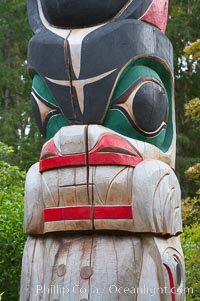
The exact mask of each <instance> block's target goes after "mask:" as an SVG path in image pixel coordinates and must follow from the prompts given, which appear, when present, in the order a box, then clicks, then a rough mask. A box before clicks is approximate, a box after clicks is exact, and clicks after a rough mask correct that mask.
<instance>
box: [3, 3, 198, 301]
mask: <svg viewBox="0 0 200 301" xmlns="http://www.w3.org/2000/svg"><path fill="white" fill-rule="evenodd" d="M199 12H200V1H199V0H187V1H185V0H171V1H170V9H169V22H168V29H167V35H168V37H169V39H170V40H171V42H172V44H173V46H174V67H175V83H176V90H175V99H176V117H177V160H176V162H177V163H176V173H177V175H178V178H179V180H180V184H181V189H182V195H183V222H184V226H185V228H184V234H183V235H182V246H183V250H184V254H185V264H186V276H187V283H186V286H187V287H193V288H194V293H193V294H191V293H190V294H188V295H187V301H199V300H200V291H199V290H200V283H199V279H200V262H199V257H200V256H199V254H200V249H199V248H200V247H199V242H200V230H199V229H200V224H199V220H200V198H199V195H198V194H197V193H198V190H199V188H200V182H199V179H200V177H199V174H200V173H199V167H198V166H199V165H198V164H199V162H200V154H199V145H200V135H199V133H200V132H199V125H200V122H199V120H200V115H199V114H198V112H199V111H200V107H199V97H200V85H199V82H200V76H199V71H200V70H199V67H200V66H199V40H198V39H199V30H197V28H199V24H200V14H199ZM31 35H32V34H31V30H30V27H29V25H28V19H27V12H26V1H25V0H9V1H7V0H0V134H1V136H0V140H1V141H2V142H1V143H0V187H1V190H0V227H1V229H0V230H1V231H0V275H1V276H0V293H1V292H4V293H3V296H2V297H1V294H0V300H1V298H2V300H3V301H4V300H5V301H8V300H9V301H16V300H18V296H19V285H20V269H21V256H22V252H23V246H24V242H25V239H26V237H25V235H24V234H23V193H24V180H25V172H24V171H21V170H27V169H28V167H30V166H31V165H32V164H33V163H34V162H36V161H38V156H39V153H40V149H41V145H42V139H41V137H40V134H39V132H38V130H37V128H36V125H35V122H34V120H33V115H32V110H31V105H30V101H29V94H30V87H31V81H30V78H29V76H28V72H27V62H26V57H27V45H28V40H29V39H30V37H31ZM185 47H186V48H185ZM184 49H185V50H184ZM190 99H191V101H190V102H188V101H189V100H190ZM185 110H186V114H185ZM8 145H9V146H8ZM192 166H193V167H192ZM190 167H192V170H191V169H189V168H190ZM186 170H188V171H187V172H185V171H186Z"/></svg>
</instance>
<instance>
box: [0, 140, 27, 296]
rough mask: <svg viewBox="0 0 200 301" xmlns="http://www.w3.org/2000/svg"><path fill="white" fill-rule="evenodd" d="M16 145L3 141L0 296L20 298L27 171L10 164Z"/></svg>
mask: <svg viewBox="0 0 200 301" xmlns="http://www.w3.org/2000/svg"><path fill="white" fill-rule="evenodd" d="M13 151H14V150H13V148H12V147H9V146H7V145H5V144H4V143H2V142H0V187H1V189H0V225H1V231H0V275H1V277H0V296H1V294H2V293H3V295H2V297H0V299H1V298H2V300H10V301H15V300H18V299H19V288H20V273H21V257H22V253H23V247H24V243H25V235H24V234H23V198H24V180H25V172H23V171H20V169H19V167H17V166H12V165H10V164H9V163H8V162H7V161H9V157H10V156H12V155H13Z"/></svg>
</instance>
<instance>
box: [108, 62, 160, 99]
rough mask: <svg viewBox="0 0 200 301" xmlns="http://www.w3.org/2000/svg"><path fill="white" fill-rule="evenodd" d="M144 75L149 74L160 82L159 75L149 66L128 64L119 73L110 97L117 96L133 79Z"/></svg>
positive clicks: (114, 97)
mask: <svg viewBox="0 0 200 301" xmlns="http://www.w3.org/2000/svg"><path fill="white" fill-rule="evenodd" d="M144 76H150V77H153V78H155V79H157V80H159V81H160V82H162V81H161V79H160V77H159V75H158V74H157V73H156V72H155V71H154V70H152V69H151V68H149V67H146V66H142V65H140V66H134V65H130V66H128V67H127V68H126V69H125V71H124V72H123V73H122V74H121V76H120V78H119V80H118V83H117V86H116V88H115V91H114V93H113V96H112V99H116V98H118V97H119V96H120V95H122V94H123V93H124V92H125V91H126V90H127V89H128V88H129V87H130V86H131V85H132V84H133V83H134V81H136V80H138V79H140V78H143V77H144Z"/></svg>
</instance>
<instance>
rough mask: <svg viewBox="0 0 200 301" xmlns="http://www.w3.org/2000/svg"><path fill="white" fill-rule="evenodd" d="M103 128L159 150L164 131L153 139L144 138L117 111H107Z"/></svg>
mask: <svg viewBox="0 0 200 301" xmlns="http://www.w3.org/2000/svg"><path fill="white" fill-rule="evenodd" d="M104 126H106V127H108V128H110V129H112V130H114V131H116V132H117V133H119V134H121V135H124V136H127V137H130V138H133V139H136V140H140V141H144V142H148V143H150V144H153V145H156V146H157V147H159V148H162V145H163V142H164V139H165V134H166V129H163V130H161V132H160V133H159V134H157V136H154V137H145V136H143V135H142V134H140V133H139V132H137V131H136V130H135V129H134V128H133V126H132V125H131V123H130V122H129V121H128V119H127V118H126V116H125V115H124V114H123V113H122V112H121V111H119V110H117V109H111V110H109V112H108V114H107V116H106V119H105V121H104Z"/></svg>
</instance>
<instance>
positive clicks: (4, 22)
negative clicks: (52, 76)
mask: <svg viewBox="0 0 200 301" xmlns="http://www.w3.org/2000/svg"><path fill="white" fill-rule="evenodd" d="M30 36H31V31H30V28H29V25H28V19H27V12H26V1H25V0H10V1H6V0H1V1H0V129H1V141H3V142H5V143H7V144H9V145H12V146H13V148H14V153H13V155H12V157H11V158H10V159H9V160H10V162H15V164H17V165H19V166H21V167H22V168H25V169H27V168H28V167H29V166H30V165H31V164H32V163H33V162H35V161H37V160H38V154H39V149H40V146H41V142H40V135H39V133H38V130H37V128H36V125H35V122H33V120H32V119H33V118H32V109H31V105H30V101H29V98H30V97H29V95H30V89H31V87H30V84H31V80H30V78H29V75H28V72H27V64H26V56H27V45H28V40H29V39H30Z"/></svg>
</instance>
